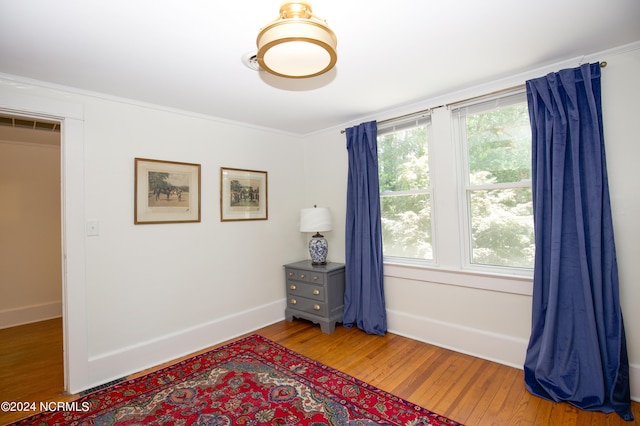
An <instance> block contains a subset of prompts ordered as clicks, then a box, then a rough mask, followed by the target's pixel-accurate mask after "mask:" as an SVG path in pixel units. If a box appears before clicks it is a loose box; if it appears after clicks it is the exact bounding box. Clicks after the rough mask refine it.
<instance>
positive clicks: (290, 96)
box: [0, 0, 640, 135]
mask: <svg viewBox="0 0 640 426" xmlns="http://www.w3.org/2000/svg"><path fill="white" fill-rule="evenodd" d="M281 3H282V2H281V1H280V0H244V1H231V0H230V1H224V2H223V1H216V0H110V1H100V0H0V73H3V74H7V75H8V76H9V77H10V76H20V77H21V78H24V79H29V80H31V79H33V80H38V81H43V82H47V83H54V84H56V85H62V86H68V87H73V88H77V89H81V90H83V91H90V92H95V93H100V94H107V95H110V96H116V97H121V98H127V99H133V100H136V101H143V102H146V103H151V104H158V105H163V106H167V107H171V108H176V109H180V110H187V111H190V112H195V113H199V114H205V115H209V116H214V117H219V118H223V119H225V120H231V121H236V122H241V123H247V124H250V125H255V126H261V127H268V128H273V129H278V130H282V131H285V132H290V133H294V134H302V135H304V134H308V133H312V132H315V131H318V130H322V129H327V128H332V127H334V126H340V125H344V124H345V123H350V122H352V121H354V120H357V119H359V118H361V117H365V116H370V115H372V114H374V113H376V112H378V111H385V110H390V109H394V108H397V107H401V106H403V105H408V104H413V103H416V102H419V101H421V100H425V99H430V98H434V97H437V96H440V95H443V94H447V93H452V92H455V91H458V90H461V89H464V88H468V87H471V86H475V85H478V84H482V83H485V82H489V81H494V80H497V79H500V78H504V77H507V76H511V75H514V74H518V73H521V72H525V71H527V70H531V69H535V68H537V67H541V66H545V65H549V64H554V63H558V62H559V61H562V60H567V59H573V58H579V57H581V56H583V55H590V54H593V53H597V52H601V51H604V50H607V49H610V48H613V47H617V46H622V45H625V44H628V43H632V42H636V41H639V40H640V1H639V0H527V1H515V0H485V1H478V0H458V1H450V0H439V1H436V0H394V1H393V2H391V1H389V2H382V1H371V0H310V3H311V6H312V7H313V10H314V12H315V13H316V14H317V15H319V16H321V17H322V18H325V19H326V20H327V22H328V24H329V26H330V27H331V28H332V29H333V30H334V32H335V33H336V35H337V37H338V64H337V67H336V68H335V69H334V70H333V71H332V72H330V73H329V74H327V75H324V76H320V77H316V78H312V79H304V80H289V79H282V78H277V77H273V76H270V75H267V74H266V73H265V72H263V71H259V72H258V71H254V70H251V69H249V68H248V67H246V66H245V65H244V64H243V62H242V57H243V55H245V54H248V53H254V52H255V41H256V36H257V34H258V31H259V30H260V28H261V27H263V26H264V25H266V24H267V23H268V22H269V21H271V20H272V19H275V18H276V16H277V14H278V10H279V7H280V4H281ZM7 75H5V77H7Z"/></svg>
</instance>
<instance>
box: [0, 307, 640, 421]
mask: <svg viewBox="0 0 640 426" xmlns="http://www.w3.org/2000/svg"><path fill="white" fill-rule="evenodd" d="M256 333H259V334H261V335H262V336H264V337H267V338H269V339H271V340H273V341H275V342H277V343H279V344H281V345H283V346H286V347H288V348H290V349H292V350H294V351H296V352H298V353H300V354H303V355H306V356H308V357H310V358H312V359H315V360H317V361H319V362H322V363H324V364H326V365H329V366H331V367H333V368H336V369H338V370H341V371H343V372H345V373H348V374H350V375H352V376H354V377H357V378H358V379H361V380H364V381H366V382H368V383H370V384H372V385H374V386H376V387H378V388H380V389H383V390H386V391H388V392H391V393H393V394H395V395H398V396H400V397H401V398H404V399H406V400H408V401H411V402H413V403H415V404H418V405H421V406H423V407H425V408H428V409H430V410H432V411H435V412H437V413H439V414H441V415H444V416H447V417H449V418H451V419H453V420H456V421H458V422H460V423H464V424H466V425H470V426H471V425H509V426H511V425H593V426H595V425H610V426H615V425H631V424H640V404H639V403H637V402H634V403H633V414H634V416H635V418H636V421H635V423H634V422H625V421H623V420H622V419H621V418H620V417H619V416H618V415H616V414H608V415H607V414H602V413H594V412H588V411H582V410H578V409H576V408H574V407H572V406H571V405H569V404H564V403H561V404H556V403H552V402H549V401H546V400H543V399H540V398H537V397H535V396H532V395H530V394H529V393H528V392H527V391H526V389H525V387H524V383H523V373H522V371H521V370H518V369H514V368H511V367H506V366H504V365H500V364H496V363H493V362H489V361H485V360H481V359H478V358H474V357H472V356H468V355H464V354H460V353H457V352H453V351H449V350H446V349H442V348H438V347H435V346H431V345H428V344H425V343H421V342H417V341H415V340H411V339H407V338H404V337H401V336H398V335H394V334H387V335H386V336H384V337H380V336H371V335H368V334H366V333H363V332H362V331H360V330H357V329H347V328H344V327H340V326H338V327H336V331H335V332H334V333H333V334H330V335H328V334H324V333H322V332H321V331H320V328H319V327H318V326H314V325H313V324H311V323H309V322H306V321H304V320H295V321H293V322H291V323H289V322H286V321H282V322H278V323H276V324H273V325H271V326H268V327H265V328H262V329H260V330H257V331H256ZM0 342H2V345H1V346H2V347H1V348H0V401H36V402H40V401H43V402H46V401H70V400H73V399H76V398H77V397H78V396H77V395H63V393H62V390H63V376H62V332H61V324H60V320H51V321H43V322H42V323H36V324H30V325H27V326H21V327H15V328H12V329H5V330H0ZM217 346H219V345H217ZM212 348H213V347H212ZM209 349H211V348H208V349H207V350H209ZM201 352H205V351H201ZM177 361H179V360H174V361H173V362H177ZM170 364H171V363H167V364H164V365H161V366H158V367H156V368H154V369H157V368H161V367H164V366H166V365H170ZM154 369H151V370H146V371H143V372H140V373H138V374H136V375H132V376H131V377H137V376H140V375H142V374H146V373H148V372H150V371H152V370H154ZM28 414H30V413H5V412H0V424H6V423H8V422H11V421H15V420H18V419H20V418H22V417H25V416H26V415H28Z"/></svg>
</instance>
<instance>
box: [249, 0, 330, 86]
mask: <svg viewBox="0 0 640 426" xmlns="http://www.w3.org/2000/svg"><path fill="white" fill-rule="evenodd" d="M256 44H257V46H258V54H257V60H258V63H259V64H260V67H261V68H262V69H264V70H265V71H267V72H269V73H271V74H274V75H277V76H280V77H287V78H307V77H315V76H317V75H320V74H324V73H326V72H327V71H329V70H331V68H333V67H334V65H335V64H336V62H337V61H338V54H337V53H336V45H337V44H338V40H337V39H336V35H335V34H334V33H333V31H331V29H330V28H329V27H328V26H327V22H326V21H325V20H324V19H320V18H318V17H317V16H315V15H314V14H313V11H312V10H311V6H310V5H309V3H307V2H306V1H285V2H284V3H282V5H281V6H280V16H279V17H278V18H277V19H276V20H274V21H273V22H271V23H270V24H268V25H267V26H266V27H264V28H263V29H262V30H261V31H260V33H259V34H258V38H257V40H256Z"/></svg>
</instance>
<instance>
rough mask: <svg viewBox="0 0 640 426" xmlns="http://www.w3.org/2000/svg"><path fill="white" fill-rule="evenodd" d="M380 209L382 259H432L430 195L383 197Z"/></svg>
mask: <svg viewBox="0 0 640 426" xmlns="http://www.w3.org/2000/svg"><path fill="white" fill-rule="evenodd" d="M380 208H381V210H382V245H383V252H384V255H385V256H394V257H408V258H414V259H427V260H431V259H433V249H432V245H431V199H430V197H429V194H417V195H391V196H383V197H381V199H380Z"/></svg>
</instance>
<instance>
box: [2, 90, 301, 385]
mask: <svg viewBox="0 0 640 426" xmlns="http://www.w3.org/2000/svg"><path fill="white" fill-rule="evenodd" d="M1 108H5V109H10V110H12V111H14V112H18V113H19V112H20V111H28V112H30V113H31V114H35V113H45V114H47V115H54V116H57V115H61V116H62V118H63V121H64V123H63V135H62V157H63V175H64V176H63V180H64V184H63V187H64V188H65V198H66V199H68V200H69V199H70V200H73V202H71V203H65V206H64V208H65V213H64V215H63V217H64V222H65V223H64V225H65V234H66V236H67V240H68V241H67V242H68V243H69V244H67V245H68V246H70V247H66V249H65V250H69V252H68V253H65V257H67V258H68V259H67V263H66V264H65V270H64V272H63V274H64V276H65V279H66V280H67V283H66V288H65V290H66V296H65V297H66V299H65V300H67V301H69V303H68V305H67V306H65V312H66V314H65V320H66V324H65V327H66V332H67V333H68V334H67V336H66V337H67V338H68V339H69V342H68V343H69V344H68V347H67V352H68V355H69V357H70V362H69V366H68V369H69V370H71V373H70V374H69V372H67V375H68V377H67V384H68V388H69V389H70V391H71V392H78V391H80V390H83V389H86V388H89V387H92V386H95V385H98V384H101V383H104V382H106V381H109V380H113V379H115V378H119V377H122V376H123V375H125V374H127V373H130V372H134V371H139V370H141V369H144V368H146V367H150V366H153V365H157V364H158V363H161V362H164V361H168V360H171V359H174V358H176V357H178V356H181V355H184V354H187V353H190V352H193V351H195V350H197V349H200V348H203V347H207V346H209V345H212V344H215V343H218V342H220V341H222V340H226V339H229V338H232V337H234V336H236V335H238V334H242V333H245V332H248V331H251V330H254V329H256V328H259V327H261V326H263V325H265V324H268V323H271V322H274V321H278V320H280V319H283V318H284V307H285V304H284V285H283V268H282V265H283V264H285V263H288V262H291V261H295V260H299V258H300V257H301V256H303V255H304V253H305V249H304V242H303V241H302V240H301V239H300V233H299V232H298V229H297V221H298V212H299V209H300V208H301V207H302V205H303V197H302V194H303V193H304V191H303V184H304V181H303V180H302V179H292V176H302V175H303V173H304V169H303V165H302V163H301V162H300V161H292V158H293V159H296V158H298V159H299V158H302V151H303V144H301V143H300V138H299V137H294V136H291V135H287V134H282V133H275V132H272V131H266V130H264V129H258V128H250V127H247V126H238V125H235V124H233V123H225V122H222V121H214V120H211V119H206V118H203V117H198V116H193V115H188V114H184V113H180V112H177V111H167V110H162V109H158V108H154V107H151V106H145V105H134V104H132V103H127V102H125V101H123V100H119V99H108V98H104V97H102V98H99V97H95V96H88V95H87V94H80V93H74V92H70V91H69V92H67V91H63V90H50V89H47V88H44V87H37V86H34V85H30V84H24V85H20V87H16V85H14V84H12V82H11V81H5V82H2V81H0V109H1ZM57 110H63V112H61V113H58V112H57ZM64 110H70V111H71V112H69V113H66V112H64ZM65 115H68V116H69V117H70V118H69V119H64V116H65ZM135 157H143V158H151V159H160V160H170V161H181V162H190V163H198V164H201V166H202V180H201V190H202V193H201V199H202V206H201V207H202V221H201V222H200V223H185V224H157V225H156V224H154V225H134V224H133V200H134V189H133V183H134V158H135ZM220 167H234V168H243V169H253V170H264V171H267V172H268V183H269V188H268V190H269V199H268V202H269V212H268V213H269V218H268V220H261V221H243V222H224V223H223V222H221V221H220V210H219V191H220V178H219V174H220ZM78 200H79V201H80V203H81V205H80V206H78V202H77V201H78ZM88 220H96V221H98V222H99V229H100V234H99V235H98V236H87V235H86V233H85V232H84V227H85V224H86V221H88ZM78 240H79V241H78Z"/></svg>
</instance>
